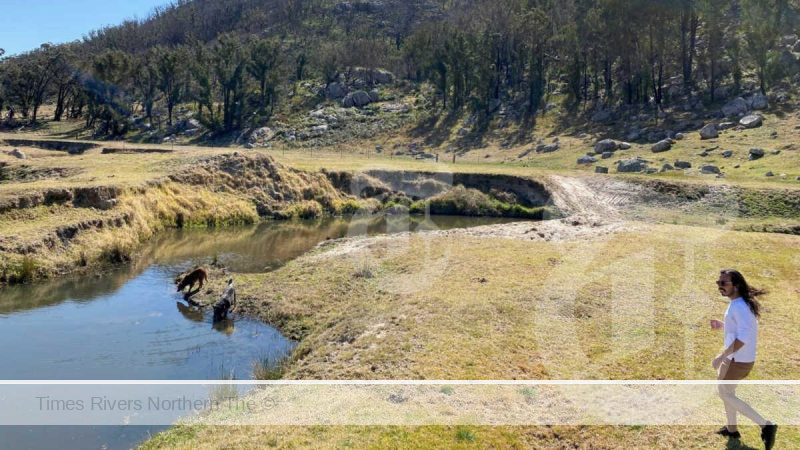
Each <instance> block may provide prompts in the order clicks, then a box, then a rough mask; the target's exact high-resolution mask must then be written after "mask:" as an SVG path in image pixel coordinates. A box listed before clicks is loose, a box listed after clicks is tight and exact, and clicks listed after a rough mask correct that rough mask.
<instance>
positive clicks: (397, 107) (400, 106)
mask: <svg viewBox="0 0 800 450" xmlns="http://www.w3.org/2000/svg"><path fill="white" fill-rule="evenodd" d="M381 111H383V112H389V113H407V112H409V111H411V107H410V106H408V105H406V104H405V103H385V104H383V105H381Z"/></svg>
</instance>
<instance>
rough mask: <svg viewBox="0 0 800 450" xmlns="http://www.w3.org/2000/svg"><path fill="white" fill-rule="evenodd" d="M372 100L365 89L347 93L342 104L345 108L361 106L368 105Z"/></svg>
mask: <svg viewBox="0 0 800 450" xmlns="http://www.w3.org/2000/svg"><path fill="white" fill-rule="evenodd" d="M370 102H372V99H371V98H370V97H369V94H367V93H366V92H364V91H355V92H351V93H349V94H347V95H346V96H345V97H344V99H343V100H342V106H344V107H345V108H352V107H356V108H361V107H364V106H367V105H369V104H370Z"/></svg>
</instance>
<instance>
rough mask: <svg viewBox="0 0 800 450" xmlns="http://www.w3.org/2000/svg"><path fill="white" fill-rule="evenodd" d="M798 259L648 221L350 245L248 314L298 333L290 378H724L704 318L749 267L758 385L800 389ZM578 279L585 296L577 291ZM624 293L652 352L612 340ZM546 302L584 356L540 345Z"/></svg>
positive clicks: (583, 434) (601, 439) (420, 436)
mask: <svg viewBox="0 0 800 450" xmlns="http://www.w3.org/2000/svg"><path fill="white" fill-rule="evenodd" d="M798 254H800V238H798V237H794V236H786V235H776V234H759V233H739V232H724V233H717V234H716V235H714V236H711V237H709V235H708V233H706V232H705V231H704V230H703V229H700V228H695V227H680V226H670V225H658V226H651V225H647V226H644V225H641V224H640V225H638V228H636V229H631V230H629V231H624V232H620V233H617V234H615V235H613V236H611V237H597V238H595V239H591V240H588V241H584V242H547V241H536V240H535V241H528V240H517V239H498V238H468V237H464V236H459V235H446V234H444V235H433V236H427V237H423V236H417V237H412V238H409V239H402V238H392V239H384V238H376V239H371V240H368V241H355V242H345V243H342V244H339V245H331V246H328V247H326V248H322V249H320V250H318V251H316V252H314V253H312V254H310V255H307V256H304V257H302V258H300V259H298V260H295V261H293V262H291V263H289V264H288V265H287V266H285V267H283V268H281V269H279V270H277V271H275V272H272V273H266V274H247V275H244V274H240V275H235V278H236V281H237V285H238V286H241V288H240V291H239V295H240V302H242V303H243V307H244V311H246V313H247V314H252V315H255V316H258V317H260V318H262V319H263V320H265V321H268V322H270V323H273V324H275V325H277V326H278V327H279V328H280V329H282V330H283V331H284V332H285V333H287V334H288V335H290V336H293V337H295V338H299V339H300V345H299V346H298V347H297V349H296V350H295V352H294V354H293V356H292V358H291V361H290V363H289V364H288V365H287V366H286V368H285V372H284V377H285V378H289V379H552V378H555V379H570V378H574V379H584V378H587V377H588V378H595V377H602V378H610V379H713V378H714V371H713V369H712V368H711V366H710V360H711V359H712V357H713V356H714V355H715V354H716V353H717V352H718V351H719V348H720V339H721V336H720V335H719V334H718V333H717V332H714V331H712V330H710V329H709V328H708V326H707V323H708V321H709V320H710V319H712V318H719V317H721V315H722V313H723V312H724V309H725V306H726V299H723V298H720V297H719V295H718V293H717V292H716V286H715V285H714V283H713V282H714V280H715V279H716V276H717V273H718V270H719V269H720V268H723V267H737V268H739V269H740V270H742V271H743V273H745V274H746V275H747V276H748V278H749V281H750V282H751V283H752V284H754V285H756V286H759V287H762V288H765V289H767V290H768V291H769V295H768V296H767V297H766V298H765V299H764V300H763V302H762V303H763V305H764V307H765V313H764V316H763V318H762V321H761V330H760V345H759V349H758V351H759V357H758V359H759V364H756V368H755V370H754V372H753V373H752V374H751V376H750V378H751V379H797V378H798V377H800V357H798V356H797V355H798V354H800V346H798V344H797V343H798V342H800V331H798V328H797V327H796V326H795V324H796V323H797V322H798V320H800V306H798V304H797V302H796V299H797V295H798V291H797V287H796V286H795V285H794V283H793V279H794V278H795V277H796V274H797V273H798V271H799V270H800V259H798V258H797V255H798ZM642 258H643V259H642ZM420 261H423V263H422V264H421V263H420ZM650 261H652V265H651V264H649V262H650ZM566 280H572V282H573V285H574V284H577V285H578V287H577V289H575V290H570V289H568V288H565V281H566ZM648 283H650V286H652V287H653V288H654V290H652V291H648V289H646V286H647V285H648ZM620 286H622V289H625V288H627V290H624V291H623V292H626V293H627V294H629V295H632V296H634V298H635V299H637V302H639V303H644V304H652V307H653V313H654V314H653V322H652V327H653V330H654V336H655V339H654V341H653V344H652V346H651V347H649V348H647V349H645V350H644V351H639V352H635V353H631V354H629V355H623V356H622V357H620V356H619V355H616V354H614V352H613V351H612V349H613V346H614V338H613V336H612V333H611V330H612V327H611V322H612V321H613V320H615V317H612V315H611V301H612V292H614V290H615V289H617V288H620ZM651 294H652V295H653V297H652V298H649V296H650V295H651ZM548 302H549V303H553V302H555V304H558V305H562V307H561V308H562V309H563V310H562V309H560V310H559V313H558V315H557V316H556V318H557V319H559V320H560V322H559V324H560V325H563V326H564V327H574V329H575V331H576V336H577V340H578V342H579V344H580V348H578V349H570V348H567V350H577V352H578V353H576V354H574V355H573V354H568V353H559V354H558V355H559V356H560V358H554V354H552V353H549V352H553V349H552V348H550V349H548V348H542V346H543V345H545V344H546V343H547V342H549V341H548V336H547V333H548V331H546V330H545V329H543V328H542V322H541V321H537V315H542V314H547V310H546V309H543V308H544V306H543V305H544V304H547V303H548ZM540 319H542V318H541V317H540ZM549 319H550V317H549V316H548V320H549ZM687 333H689V334H690V335H691V336H692V340H691V342H692V344H691V347H687V342H688V341H687V338H686V336H687ZM587 369H590V372H589V373H587ZM720 408H721V404H720ZM742 423H743V424H745V423H746V419H742ZM742 429H743V435H744V438H743V441H742V442H743V444H747V445H749V446H752V447H754V448H758V447H759V445H760V441H759V439H758V434H757V430H756V429H755V427H752V426H745V427H742ZM713 431H714V428H713V427H702V426H699V427H668V426H661V427H363V428H361V427H281V428H272V427H189V428H175V429H172V430H170V431H167V432H165V433H163V434H161V435H159V436H157V437H156V438H155V439H154V440H153V441H151V442H149V443H148V444H147V445H146V446H145V448H190V447H192V448H196V447H200V448H219V447H227V446H232V447H239V448H242V447H244V448H255V447H263V446H271V447H277V448H302V447H308V446H314V447H322V448H339V447H350V446H352V447H354V448H378V447H385V446H390V447H403V448H405V447H412V448H486V447H491V448H654V447H658V448H715V447H718V448H722V447H723V446H724V445H725V440H724V439H721V438H719V437H718V436H715V435H713ZM465 436H470V437H469V438H465ZM779 439H780V441H779V442H780V446H779V447H776V448H800V430H798V429H796V428H791V427H783V428H782V429H781V433H780V436H779ZM728 448H750V447H747V446H742V447H736V446H733V447H728Z"/></svg>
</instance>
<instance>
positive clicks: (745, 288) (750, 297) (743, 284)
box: [720, 269, 767, 317]
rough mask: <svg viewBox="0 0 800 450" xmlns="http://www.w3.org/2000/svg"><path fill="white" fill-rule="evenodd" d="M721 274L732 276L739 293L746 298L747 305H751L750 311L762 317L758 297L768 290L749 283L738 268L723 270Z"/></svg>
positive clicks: (732, 281)
mask: <svg viewBox="0 0 800 450" xmlns="http://www.w3.org/2000/svg"><path fill="white" fill-rule="evenodd" d="M720 275H729V276H730V277H731V283H733V286H734V287H736V289H737V291H738V292H739V295H740V296H741V297H742V298H743V299H744V302H745V303H747V306H749V307H750V311H752V312H753V315H754V316H756V317H761V304H760V303H758V300H756V297H758V296H760V295H764V294H766V293H767V292H766V291H765V290H763V289H756V288H754V287H752V286H750V285H748V284H747V280H745V279H744V275H742V274H741V273H739V271H738V270H733V269H725V270H721V271H720Z"/></svg>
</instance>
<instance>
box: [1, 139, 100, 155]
mask: <svg viewBox="0 0 800 450" xmlns="http://www.w3.org/2000/svg"><path fill="white" fill-rule="evenodd" d="M5 142H6V143H7V144H8V145H10V146H12V147H35V148H40V149H43V150H55V151H60V152H67V153H69V154H70V155H82V154H84V153H85V152H86V151H87V150H91V149H94V148H98V147H99V145H97V144H93V143H88V142H72V141H47V140H34V139H6V140H5Z"/></svg>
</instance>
